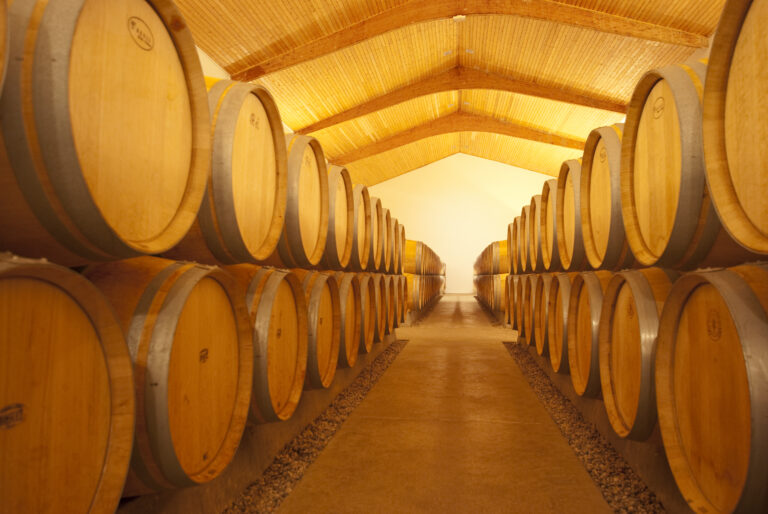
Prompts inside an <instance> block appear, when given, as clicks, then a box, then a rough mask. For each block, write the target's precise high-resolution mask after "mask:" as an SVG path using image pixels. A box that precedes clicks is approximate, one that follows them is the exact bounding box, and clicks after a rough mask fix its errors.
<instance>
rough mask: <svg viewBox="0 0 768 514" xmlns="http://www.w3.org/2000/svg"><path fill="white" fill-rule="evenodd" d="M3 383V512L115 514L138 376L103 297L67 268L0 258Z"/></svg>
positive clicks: (128, 454) (130, 436)
mask: <svg viewBox="0 0 768 514" xmlns="http://www.w3.org/2000/svg"><path fill="white" fill-rule="evenodd" d="M0 376H2V377H3V378H2V380H0V455H2V458H0V491H2V494H0V512H8V513H15V512H19V513H26V512H49V511H50V510H52V509H53V510H59V511H71V512H89V513H90V512H92V513H97V512H98V513H101V512H114V511H115V509H117V506H118V502H119V500H120V495H121V492H122V490H123V483H124V482H125V476H126V473H127V472H128V464H129V461H130V457H131V444H132V440H133V431H134V423H135V412H134V393H133V375H132V368H131V357H130V354H129V351H128V347H127V346H126V344H125V339H124V338H123V334H122V332H121V331H120V327H119V325H118V322H117V320H116V318H115V314H114V312H113V310H112V308H111V307H110V306H109V304H108V303H107V301H106V299H105V298H104V296H103V295H102V294H101V292H99V290H98V289H96V288H95V287H94V286H93V285H92V284H91V283H90V282H88V281H87V280H85V279H84V278H83V277H81V276H80V275H78V274H77V273H75V272H73V271H70V270H68V269H66V268H62V267H59V266H56V265H54V264H50V263H47V262H45V261H33V260H29V259H21V258H18V257H12V256H10V255H9V254H7V253H6V254H0ZM75 476H76V477H78V479H77V480H71V481H69V482H68V483H67V484H66V487H60V486H54V485H53V484H56V483H58V482H60V481H61V479H62V477H75Z"/></svg>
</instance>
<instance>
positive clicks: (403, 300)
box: [398, 275, 408, 323]
mask: <svg viewBox="0 0 768 514" xmlns="http://www.w3.org/2000/svg"><path fill="white" fill-rule="evenodd" d="M398 277H399V281H400V323H405V322H406V319H407V316H408V281H407V280H406V279H405V277H404V276H403V275H398Z"/></svg>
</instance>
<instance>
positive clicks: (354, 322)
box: [333, 271, 363, 368]
mask: <svg viewBox="0 0 768 514" xmlns="http://www.w3.org/2000/svg"><path fill="white" fill-rule="evenodd" d="M333 278H334V280H335V281H336V287H337V288H338V290H339V317H340V322H341V331H340V336H339V366H341V367H343V368H351V367H353V366H354V365H355V363H357V355H358V353H359V351H360V331H361V329H362V315H363V312H362V307H363V304H362V294H361V291H360V279H359V278H358V276H357V275H356V274H354V273H344V272H343V271H337V272H336V273H334V275H333Z"/></svg>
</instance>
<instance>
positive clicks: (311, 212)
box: [265, 134, 328, 268]
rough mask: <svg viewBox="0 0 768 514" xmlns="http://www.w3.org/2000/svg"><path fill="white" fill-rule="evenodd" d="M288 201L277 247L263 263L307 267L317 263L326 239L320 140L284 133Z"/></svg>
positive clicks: (325, 187)
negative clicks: (286, 156)
mask: <svg viewBox="0 0 768 514" xmlns="http://www.w3.org/2000/svg"><path fill="white" fill-rule="evenodd" d="M285 142H286V151H287V152H288V201H287V204H286V208H285V224H284V225H283V232H282V233H281V234H280V241H279V242H278V244H277V250H275V252H273V254H272V255H271V256H270V257H269V259H267V260H266V261H265V263H266V264H269V265H273V266H277V267H285V268H309V267H314V266H316V265H318V264H319V263H320V260H321V259H322V257H323V253H325V244H326V242H327V239H328V171H327V168H326V163H325V154H324V153H323V148H322V147H321V146H320V142H319V141H318V140H317V139H315V138H314V137H311V136H304V135H300V134H286V136H285Z"/></svg>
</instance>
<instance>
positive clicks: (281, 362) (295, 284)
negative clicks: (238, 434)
mask: <svg viewBox="0 0 768 514" xmlns="http://www.w3.org/2000/svg"><path fill="white" fill-rule="evenodd" d="M227 269H228V271H230V272H231V273H232V274H233V275H234V276H235V277H236V278H237V280H238V282H240V284H242V285H243V286H244V287H245V289H246V291H247V293H246V297H245V299H246V304H247V305H248V310H249V312H250V317H251V325H252V327H253V342H254V355H253V361H254V378H253V393H252V395H251V412H250V417H251V418H252V419H253V421H255V422H257V423H264V422H271V421H284V420H286V419H289V418H290V417H291V416H292V415H293V412H294V411H295V410H296V407H297V406H298V404H299V400H300V399H301V394H302V390H303V387H304V380H305V377H306V373H307V353H308V350H307V348H308V341H307V339H308V333H309V329H308V324H307V302H306V300H305V295H304V290H303V289H302V287H301V282H300V281H299V278H298V277H297V276H296V275H294V274H293V273H291V272H290V271H286V270H278V269H273V268H264V267H259V266H253V265H250V264H239V265H236V266H229V267H228V268H227Z"/></svg>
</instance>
